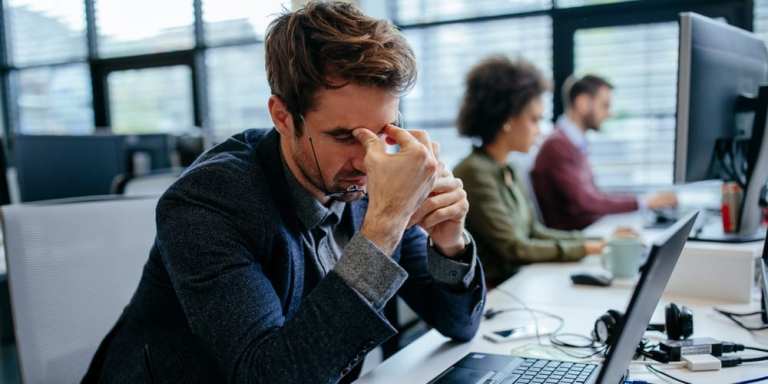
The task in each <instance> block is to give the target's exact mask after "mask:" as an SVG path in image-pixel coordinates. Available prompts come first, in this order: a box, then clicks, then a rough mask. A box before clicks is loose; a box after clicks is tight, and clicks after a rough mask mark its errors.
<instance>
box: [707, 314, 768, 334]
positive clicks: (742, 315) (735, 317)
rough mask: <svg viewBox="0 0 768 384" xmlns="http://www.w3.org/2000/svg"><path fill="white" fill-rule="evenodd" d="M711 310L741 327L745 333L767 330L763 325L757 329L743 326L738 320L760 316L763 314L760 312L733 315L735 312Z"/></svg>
mask: <svg viewBox="0 0 768 384" xmlns="http://www.w3.org/2000/svg"><path fill="white" fill-rule="evenodd" d="M712 309H714V310H715V312H717V313H719V314H721V315H723V316H725V317H727V318H728V319H730V320H731V321H733V322H734V323H736V325H738V326H739V327H741V328H743V329H746V330H747V331H750V332H754V331H762V330H765V329H768V325H763V326H759V327H752V326H749V325H746V324H744V323H743V322H741V320H739V319H738V318H740V317H748V316H757V315H762V313H763V312H761V311H758V312H749V313H735V312H729V311H725V310H722V309H720V308H712Z"/></svg>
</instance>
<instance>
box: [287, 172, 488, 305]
mask: <svg viewBox="0 0 768 384" xmlns="http://www.w3.org/2000/svg"><path fill="white" fill-rule="evenodd" d="M283 171H284V173H285V176H286V179H287V180H288V189H289V190H290V193H291V198H292V200H293V202H294V204H295V207H296V213H297V216H298V218H299V221H300V222H301V223H302V225H303V226H304V228H305V229H306V231H304V232H303V234H302V242H303V244H304V249H305V252H306V253H307V254H308V255H309V256H310V257H308V259H311V260H312V261H313V262H314V267H315V269H316V270H317V272H318V273H319V275H320V277H321V278H322V277H323V276H325V275H326V274H327V273H328V272H330V271H331V270H334V271H335V272H336V273H337V274H339V276H341V278H342V279H344V281H346V282H347V284H349V285H350V286H351V287H352V288H353V289H355V290H356V291H357V292H358V293H360V294H361V295H362V296H363V297H364V298H365V299H366V300H368V301H369V302H370V303H371V305H372V306H373V307H374V308H376V309H377V310H380V309H382V308H383V307H384V305H385V304H386V303H387V301H389V299H390V298H392V296H393V295H394V294H395V293H396V292H397V290H398V289H399V288H400V286H402V284H403V283H404V282H405V280H406V279H407V278H408V273H407V272H406V271H405V270H404V269H403V268H402V267H400V265H398V264H397V262H395V261H394V260H392V259H391V258H390V257H388V256H387V255H385V254H384V253H383V252H381V250H379V249H378V248H377V247H376V246H375V245H374V244H373V243H372V242H370V241H369V240H368V239H366V238H365V237H364V236H363V235H362V234H360V233H359V232H358V233H354V228H353V226H352V225H351V223H350V222H349V221H350V220H351V217H350V215H348V214H345V210H346V208H347V204H346V203H344V202H341V201H335V200H334V201H332V202H331V203H330V206H327V207H326V206H325V205H323V204H322V203H320V202H319V201H318V200H317V199H315V198H314V196H312V195H311V194H310V193H309V192H308V191H307V190H306V189H304V187H302V186H301V184H299V182H298V180H296V178H295V177H294V175H293V173H292V172H291V171H290V169H289V168H288V166H287V165H286V164H285V162H283ZM465 236H467V238H468V239H469V244H468V245H467V250H466V252H465V255H469V257H468V260H467V261H468V262H462V261H457V260H455V259H450V258H447V257H445V256H443V255H441V254H440V253H439V252H438V251H437V250H435V249H434V248H433V247H430V249H429V252H428V260H427V266H428V270H429V272H430V274H431V275H432V277H433V278H434V279H435V280H437V281H440V282H442V283H445V284H448V285H453V286H457V287H458V286H463V287H464V288H468V287H469V286H470V284H471V282H472V280H473V279H474V275H475V264H476V260H475V259H476V256H475V251H474V248H475V247H474V241H472V239H471V237H469V235H468V233H466V232H465Z"/></svg>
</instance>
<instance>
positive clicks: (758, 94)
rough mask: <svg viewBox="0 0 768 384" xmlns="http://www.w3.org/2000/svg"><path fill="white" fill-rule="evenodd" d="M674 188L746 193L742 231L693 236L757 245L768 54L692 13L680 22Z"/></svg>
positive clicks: (767, 144) (750, 38) (748, 38)
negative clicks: (719, 185) (717, 185)
mask: <svg viewBox="0 0 768 384" xmlns="http://www.w3.org/2000/svg"><path fill="white" fill-rule="evenodd" d="M679 49H680V55H679V72H678V89H677V95H678V100H677V130H676V137H675V171H674V180H675V183H686V182H694V181H700V180H709V179H726V180H733V181H736V182H739V183H740V184H741V185H742V188H743V198H742V203H741V207H738V209H739V211H740V218H741V219H740V221H739V223H738V231H737V233H735V234H725V233H723V230H722V226H721V225H720V223H719V222H717V223H715V224H717V227H716V228H718V230H707V231H701V230H697V231H695V235H694V237H697V238H699V239H700V240H712V241H728V242H738V241H752V240H759V239H761V238H763V237H764V235H765V234H764V232H763V231H762V230H760V223H761V220H760V219H761V217H760V212H761V210H760V209H759V208H758V200H759V196H760V192H761V189H762V188H763V186H765V183H766V179H768V138H766V135H765V134H764V132H765V121H766V105H768V87H766V85H767V84H768V49H767V48H766V45H765V43H764V42H763V41H762V40H761V39H760V38H759V37H758V36H756V35H754V34H752V33H749V32H747V31H744V30H742V29H739V28H736V27H733V26H729V25H727V24H725V23H723V22H719V21H715V20H712V19H709V18H706V17H704V16H701V15H697V14H694V13H682V14H681V15H680V45H679Z"/></svg>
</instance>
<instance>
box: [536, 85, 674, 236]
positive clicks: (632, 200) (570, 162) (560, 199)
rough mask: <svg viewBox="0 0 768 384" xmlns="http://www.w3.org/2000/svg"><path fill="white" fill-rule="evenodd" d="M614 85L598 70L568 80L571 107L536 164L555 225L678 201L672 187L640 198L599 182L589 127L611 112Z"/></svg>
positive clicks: (547, 216)
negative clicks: (611, 191) (590, 154)
mask: <svg viewBox="0 0 768 384" xmlns="http://www.w3.org/2000/svg"><path fill="white" fill-rule="evenodd" d="M612 89H613V86H612V85H611V84H610V83H609V82H608V81H606V80H604V79H602V78H600V77H598V76H594V75H586V76H584V77H582V78H581V79H578V80H577V79H575V78H573V77H571V78H569V79H568V80H567V81H566V82H565V85H564V86H563V99H564V101H565V105H566V112H565V113H564V114H563V115H562V116H560V118H559V119H558V120H557V123H556V124H555V131H554V132H553V133H552V134H551V135H550V136H549V137H548V138H547V139H546V140H545V141H544V143H543V144H542V146H541V149H540V150H539V153H538V155H537V156H536V161H535V163H534V165H533V169H532V170H531V181H532V183H533V188H534V190H535V192H536V197H537V199H538V203H539V206H540V208H541V213H542V216H543V219H544V222H545V223H546V225H547V226H549V227H552V228H558V229H567V230H573V229H583V228H585V227H587V226H588V225H590V224H592V223H594V222H595V221H597V220H598V219H600V218H601V217H602V216H604V215H606V214H611V213H622V212H631V211H635V210H637V209H640V208H650V209H661V208H667V207H673V206H675V205H677V197H676V196H675V194H674V193H672V192H662V193H656V194H652V195H650V196H648V197H645V198H640V197H637V196H632V195H623V194H608V193H604V192H602V191H600V189H598V187H597V186H596V185H595V181H594V176H593V174H592V169H591V166H590V164H589V161H588V159H587V150H588V142H587V138H586V133H587V131H588V130H595V131H599V130H600V125H601V124H602V122H603V121H604V120H605V119H607V118H608V117H609V116H610V109H611V90H612Z"/></svg>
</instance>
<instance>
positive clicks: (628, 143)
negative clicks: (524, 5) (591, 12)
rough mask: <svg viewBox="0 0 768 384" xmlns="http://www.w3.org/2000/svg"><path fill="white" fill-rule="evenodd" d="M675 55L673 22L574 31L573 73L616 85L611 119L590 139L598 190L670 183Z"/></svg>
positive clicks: (672, 157) (675, 73) (675, 76)
mask: <svg viewBox="0 0 768 384" xmlns="http://www.w3.org/2000/svg"><path fill="white" fill-rule="evenodd" d="M677 50H678V26H677V23H676V22H667V23H656V24H645V25H632V26H622V27H612V28H596V29H584V30H579V31H577V32H576V35H575V67H576V73H577V74H578V75H583V74H586V73H594V74H597V75H600V76H604V77H606V78H607V79H609V81H611V82H612V83H613V85H614V86H615V89H614V91H613V105H612V110H613V117H612V118H611V119H609V120H608V121H606V122H605V123H603V127H602V132H600V133H599V134H594V135H590V136H589V139H590V142H591V146H590V158H591V160H592V164H593V169H594V170H595V177H596V182H597V183H598V184H599V185H601V186H602V187H605V188H612V187H624V188H625V187H640V186H659V185H668V184H671V183H672V164H673V160H674V131H675V109H676V92H677V88H676V87H677V54H678V51H677Z"/></svg>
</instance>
